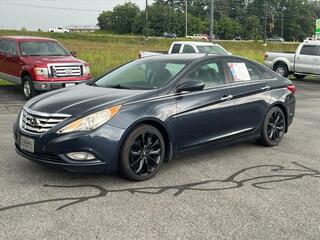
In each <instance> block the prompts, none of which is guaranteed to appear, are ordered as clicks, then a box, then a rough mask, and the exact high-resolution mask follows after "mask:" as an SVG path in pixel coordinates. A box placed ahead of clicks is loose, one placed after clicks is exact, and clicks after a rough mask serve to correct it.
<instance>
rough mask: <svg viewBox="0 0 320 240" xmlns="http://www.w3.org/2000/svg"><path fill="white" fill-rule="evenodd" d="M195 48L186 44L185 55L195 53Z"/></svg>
mask: <svg viewBox="0 0 320 240" xmlns="http://www.w3.org/2000/svg"><path fill="white" fill-rule="evenodd" d="M195 52H196V51H195V50H194V48H193V47H192V46H190V45H188V44H185V45H184V47H183V53H195Z"/></svg>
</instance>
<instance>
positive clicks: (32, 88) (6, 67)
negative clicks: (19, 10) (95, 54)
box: [0, 36, 91, 99]
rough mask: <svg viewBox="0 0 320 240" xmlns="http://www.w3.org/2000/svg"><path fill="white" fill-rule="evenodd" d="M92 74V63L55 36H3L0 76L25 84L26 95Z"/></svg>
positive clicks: (74, 83) (83, 79) (70, 82)
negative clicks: (67, 47)
mask: <svg viewBox="0 0 320 240" xmlns="http://www.w3.org/2000/svg"><path fill="white" fill-rule="evenodd" d="M90 78H91V74H90V70H89V66H88V64H87V63H86V62H84V61H81V60H79V59H77V58H75V53H72V52H71V53H70V52H69V51H67V50H66V49H65V48H64V47H63V46H62V45H61V44H60V43H59V42H58V41H56V40H54V39H49V38H38V37H21V36H20V37H0V79H4V80H7V81H10V82H13V83H16V84H21V85H22V89H23V95H24V97H25V98H26V99H30V98H32V97H33V96H35V95H36V94H37V93H39V92H44V91H50V90H53V89H58V88H62V87H69V86H73V85H76V84H79V83H82V82H84V81H87V80H89V79H90Z"/></svg>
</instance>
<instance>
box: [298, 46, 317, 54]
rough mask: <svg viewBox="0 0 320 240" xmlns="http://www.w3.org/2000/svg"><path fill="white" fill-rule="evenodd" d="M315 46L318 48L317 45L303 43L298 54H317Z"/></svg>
mask: <svg viewBox="0 0 320 240" xmlns="http://www.w3.org/2000/svg"><path fill="white" fill-rule="evenodd" d="M317 48H318V47H317V46H313V45H304V46H303V47H302V49H301V52H300V54H301V55H312V56H315V55H317Z"/></svg>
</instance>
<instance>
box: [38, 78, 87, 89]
mask: <svg viewBox="0 0 320 240" xmlns="http://www.w3.org/2000/svg"><path fill="white" fill-rule="evenodd" d="M87 81H89V79H88V80H81V81H56V82H54V81H53V82H48V81H33V86H34V88H35V89H36V90H37V91H42V92H46V91H51V90H55V89H60V88H64V87H68V86H70V84H71V85H78V84H81V83H85V82H87Z"/></svg>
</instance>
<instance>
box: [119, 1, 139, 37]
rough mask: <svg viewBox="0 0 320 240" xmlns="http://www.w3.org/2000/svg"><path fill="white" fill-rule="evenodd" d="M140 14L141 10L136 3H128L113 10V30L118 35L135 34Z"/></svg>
mask: <svg viewBox="0 0 320 240" xmlns="http://www.w3.org/2000/svg"><path fill="white" fill-rule="evenodd" d="M139 14H140V8H139V7H138V6H137V5H136V4H134V3H131V2H127V3H125V4H124V5H118V6H116V7H115V8H114V9H113V30H114V31H116V32H118V33H134V26H135V22H136V21H137V20H138V18H139Z"/></svg>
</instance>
